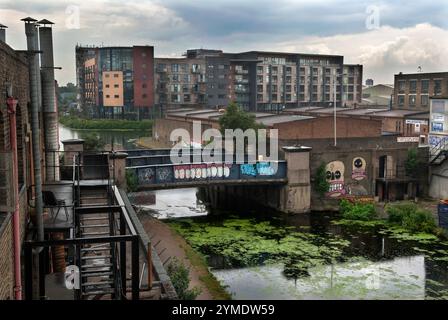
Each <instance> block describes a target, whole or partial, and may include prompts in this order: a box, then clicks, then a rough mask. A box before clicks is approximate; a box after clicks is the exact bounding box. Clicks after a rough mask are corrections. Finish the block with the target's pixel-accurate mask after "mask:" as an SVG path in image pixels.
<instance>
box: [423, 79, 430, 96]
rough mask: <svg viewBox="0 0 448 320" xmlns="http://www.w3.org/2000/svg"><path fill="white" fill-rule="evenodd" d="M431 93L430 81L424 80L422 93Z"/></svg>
mask: <svg viewBox="0 0 448 320" xmlns="http://www.w3.org/2000/svg"><path fill="white" fill-rule="evenodd" d="M428 92H429V80H422V93H428Z"/></svg>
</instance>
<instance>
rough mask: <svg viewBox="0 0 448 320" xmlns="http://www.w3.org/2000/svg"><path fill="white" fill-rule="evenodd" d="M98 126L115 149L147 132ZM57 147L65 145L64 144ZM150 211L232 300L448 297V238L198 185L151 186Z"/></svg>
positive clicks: (73, 133) (71, 134) (73, 134)
mask: <svg viewBox="0 0 448 320" xmlns="http://www.w3.org/2000/svg"><path fill="white" fill-rule="evenodd" d="M88 132H89V133H95V134H97V135H98V136H99V137H100V139H102V140H103V142H104V143H106V144H107V145H112V144H113V145H114V149H121V148H124V149H132V148H136V145H135V142H136V140H137V139H139V138H140V137H142V136H144V135H145V133H141V132H135V131H130V132H129V131H127V132H117V131H90V130H89V131H85V130H72V129H69V128H65V127H63V126H62V125H60V133H59V134H60V140H65V139H72V138H82V136H83V134H85V133H88ZM61 149H62V148H61ZM154 193H155V204H152V205H146V206H143V208H144V209H146V210H145V211H146V212H148V213H147V214H150V215H152V216H153V217H155V218H157V219H160V220H162V221H164V222H165V223H166V224H168V225H169V226H170V227H171V228H172V229H174V230H176V231H177V232H178V233H179V234H180V235H182V236H183V238H185V239H186V240H187V242H188V243H189V244H190V245H191V246H192V247H193V248H194V249H195V250H196V251H197V252H199V253H201V254H202V255H203V256H205V257H206V260H207V263H208V266H209V267H210V270H211V272H212V273H213V275H214V276H215V277H216V278H217V279H218V280H219V281H220V282H221V284H222V286H223V287H225V288H226V290H227V291H228V292H229V293H230V294H231V295H232V298H233V299H448V241H441V240H439V239H437V238H436V237H434V236H430V235H422V234H420V235H410V234H407V233H405V232H402V231H400V230H393V229H390V228H388V227H386V226H384V225H382V224H377V223H369V222H368V223H348V222H347V221H343V220H341V219H339V218H338V217H337V216H335V215H334V214H331V213H317V212H315V213H311V214H307V215H295V216H286V215H282V214H280V213H278V212H272V211H268V210H266V209H262V208H255V207H251V206H250V205H249V206H248V205H245V206H241V205H240V204H238V203H235V204H233V205H231V206H229V208H220V209H219V210H216V208H214V209H213V210H212V208H210V207H209V206H208V205H207V203H206V202H205V201H203V197H202V196H201V193H200V192H198V190H197V189H176V190H160V191H155V192H154Z"/></svg>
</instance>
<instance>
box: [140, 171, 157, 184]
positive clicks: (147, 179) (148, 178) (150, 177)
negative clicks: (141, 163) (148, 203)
mask: <svg viewBox="0 0 448 320" xmlns="http://www.w3.org/2000/svg"><path fill="white" fill-rule="evenodd" d="M138 182H139V183H140V184H149V183H153V182H154V169H153V168H144V169H142V170H139V171H138Z"/></svg>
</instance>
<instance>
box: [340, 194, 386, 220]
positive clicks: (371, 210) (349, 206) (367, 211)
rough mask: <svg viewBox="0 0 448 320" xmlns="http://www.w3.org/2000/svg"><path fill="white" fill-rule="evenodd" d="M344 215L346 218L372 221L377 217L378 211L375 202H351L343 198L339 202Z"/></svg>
mask: <svg viewBox="0 0 448 320" xmlns="http://www.w3.org/2000/svg"><path fill="white" fill-rule="evenodd" d="M339 210H340V212H341V213H342V217H343V218H344V219H346V220H360V221H371V220H374V219H376V218H377V216H378V215H377V212H376V209H375V205H374V204H373V203H358V202H350V201H348V200H346V199H342V200H341V202H340V204H339Z"/></svg>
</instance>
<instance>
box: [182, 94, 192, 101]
mask: <svg viewBox="0 0 448 320" xmlns="http://www.w3.org/2000/svg"><path fill="white" fill-rule="evenodd" d="M184 102H191V97H190V95H189V94H184Z"/></svg>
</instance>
